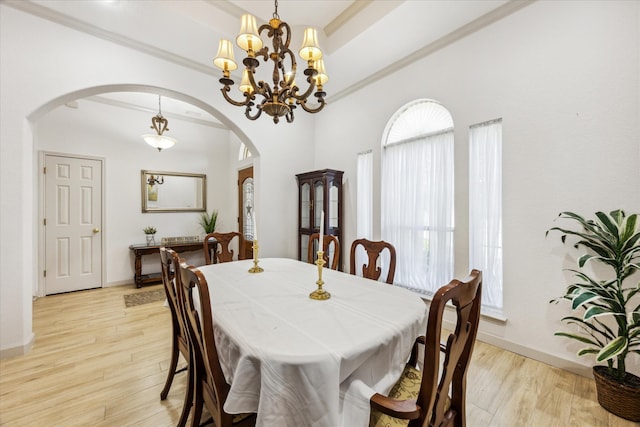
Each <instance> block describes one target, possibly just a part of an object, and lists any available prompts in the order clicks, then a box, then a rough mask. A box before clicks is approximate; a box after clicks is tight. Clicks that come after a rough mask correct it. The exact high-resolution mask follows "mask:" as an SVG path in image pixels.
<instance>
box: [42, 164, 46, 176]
mask: <svg viewBox="0 0 640 427" xmlns="http://www.w3.org/2000/svg"><path fill="white" fill-rule="evenodd" d="M42 173H44V174H46V173H47V167H46V166H45V167H43V168H42Z"/></svg>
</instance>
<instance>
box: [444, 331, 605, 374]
mask: <svg viewBox="0 0 640 427" xmlns="http://www.w3.org/2000/svg"><path fill="white" fill-rule="evenodd" d="M443 326H444V327H445V328H447V329H449V330H453V329H454V328H455V325H454V324H453V322H451V321H447V320H444V321H443ZM477 339H478V340H479V341H482V342H484V343H487V344H491V345H495V346H496V347H500V348H501V349H504V350H507V351H510V352H512V353H516V354H519V355H521V356H524V357H528V358H529V359H533V360H537V361H538V362H541V363H544V364H547V365H550V366H554V367H556V368H559V369H562V370H565V371H568V372H571V373H574V374H576V375H581V376H583V377H587V378H593V370H592V366H585V365H581V364H579V363H576V362H574V361H572V360H567V359H564V358H562V357H558V356H554V355H552V354H549V353H545V352H542V351H540V350H536V349H533V348H530V347H526V346H523V345H521V344H517V343H514V342H512V341H509V340H505V339H504V338H501V337H498V336H495V335H492V334H488V333H486V332H482V330H478V337H477Z"/></svg>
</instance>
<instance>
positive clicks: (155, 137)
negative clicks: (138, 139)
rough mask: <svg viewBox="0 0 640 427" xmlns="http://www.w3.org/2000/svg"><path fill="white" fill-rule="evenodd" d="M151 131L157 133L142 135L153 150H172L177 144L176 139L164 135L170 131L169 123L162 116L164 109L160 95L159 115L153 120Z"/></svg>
mask: <svg viewBox="0 0 640 427" xmlns="http://www.w3.org/2000/svg"><path fill="white" fill-rule="evenodd" d="M150 127H151V129H154V130H155V131H156V133H155V134H153V133H148V134H145V135H142V138H143V139H144V142H146V143H147V144H149V145H150V146H152V147H153V148H157V149H158V151H162V150H165V149H167V148H171V147H173V146H174V145H175V143H176V142H177V141H176V140H175V139H173V138H171V137H168V136H165V135H163V133H164V132H165V131H167V130H169V121H168V120H167V119H166V118H165V117H163V116H162V107H161V104H160V95H158V114H157V115H156V116H154V117H152V118H151V126H150Z"/></svg>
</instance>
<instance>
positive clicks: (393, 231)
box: [382, 129, 454, 294]
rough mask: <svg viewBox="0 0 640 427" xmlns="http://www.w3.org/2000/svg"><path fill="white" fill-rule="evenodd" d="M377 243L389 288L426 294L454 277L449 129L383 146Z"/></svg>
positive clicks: (451, 144) (451, 164) (451, 150)
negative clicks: (386, 247)
mask: <svg viewBox="0 0 640 427" xmlns="http://www.w3.org/2000/svg"><path fill="white" fill-rule="evenodd" d="M383 150H384V152H383V163H382V238H383V240H386V241H388V242H390V243H392V244H393V245H394V246H395V248H396V254H397V260H396V273H395V280H394V283H396V284H399V285H401V286H404V287H408V288H411V289H415V290H417V291H419V292H422V293H426V294H430V293H433V292H435V291H436V290H437V289H438V288H439V287H441V286H442V285H445V284H447V283H448V282H449V281H450V280H451V279H452V277H453V227H454V224H453V184H454V182H453V172H454V159H453V130H451V129H448V130H446V131H444V132H440V133H435V134H431V135H426V136H421V137H418V138H412V139H409V140H406V141H404V142H399V143H395V144H389V145H386V146H384V147H383Z"/></svg>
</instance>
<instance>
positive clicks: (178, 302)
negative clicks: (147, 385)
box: [160, 247, 192, 426]
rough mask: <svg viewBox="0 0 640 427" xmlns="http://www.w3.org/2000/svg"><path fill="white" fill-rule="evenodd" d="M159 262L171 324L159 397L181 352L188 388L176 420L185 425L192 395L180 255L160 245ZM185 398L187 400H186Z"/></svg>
mask: <svg viewBox="0 0 640 427" xmlns="http://www.w3.org/2000/svg"><path fill="white" fill-rule="evenodd" d="M160 263H161V272H162V273H161V274H162V284H163V286H164V291H165V294H166V296H167V305H168V306H169V310H170V312H171V324H172V337H171V341H172V344H171V360H170V362H169V369H168V372H167V379H166V381H165V385H164V388H163V389H162V391H161V392H160V399H162V400H164V399H166V397H167V395H168V393H169V390H170V388H171V384H172V383H173V378H174V376H175V374H176V372H179V371H177V370H176V368H177V366H178V359H179V355H180V354H182V357H183V358H184V360H186V361H187V363H188V364H189V365H187V367H188V369H189V373H188V375H189V377H188V382H189V385H188V388H187V390H186V397H185V406H184V408H183V412H182V415H181V417H180V420H179V422H178V425H181V426H182V425H185V424H186V422H187V416H188V412H189V409H190V403H189V402H190V401H191V397H192V392H191V384H192V377H191V366H190V360H191V349H190V344H189V331H188V329H187V323H186V317H185V312H184V306H183V304H182V299H181V298H180V292H181V289H180V275H179V274H178V273H179V265H180V257H179V256H178V254H177V253H176V252H175V251H174V250H173V249H170V248H165V247H161V248H160ZM187 400H188V401H189V402H187Z"/></svg>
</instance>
